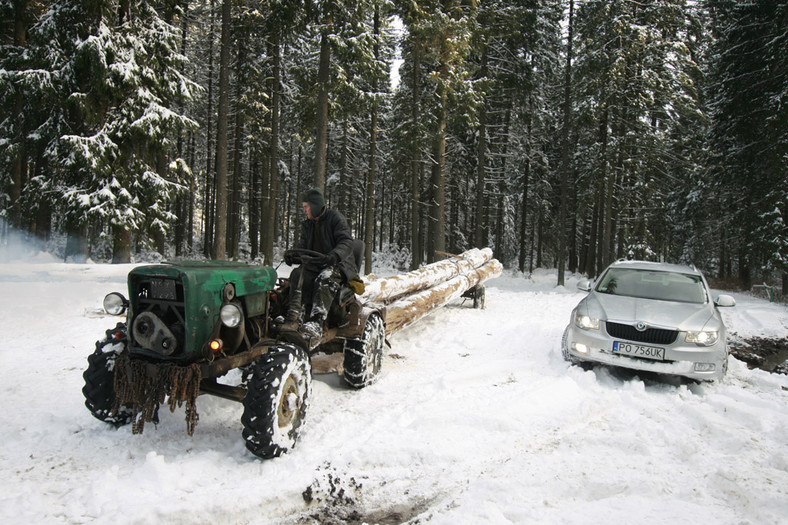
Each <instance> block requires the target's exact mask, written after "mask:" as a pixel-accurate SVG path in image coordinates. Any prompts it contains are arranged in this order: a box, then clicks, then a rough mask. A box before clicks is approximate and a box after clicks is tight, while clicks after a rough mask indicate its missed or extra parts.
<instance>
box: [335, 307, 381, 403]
mask: <svg viewBox="0 0 788 525" xmlns="http://www.w3.org/2000/svg"><path fill="white" fill-rule="evenodd" d="M385 342H386V327H385V326H384V324H383V319H382V318H381V317H380V315H378V314H372V315H370V316H369V317H368V318H367V322H366V324H365V325H364V333H363V334H362V336H361V339H348V340H347V341H345V348H344V354H345V355H344V364H343V366H344V369H345V370H344V378H345V382H346V383H347V384H348V385H350V386H351V387H353V388H363V387H365V386H367V385H369V384H371V383H372V382H374V381H375V378H376V376H377V375H378V372H380V366H381V363H382V361H383V345H384V344H385Z"/></svg>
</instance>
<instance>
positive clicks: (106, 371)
mask: <svg viewBox="0 0 788 525" xmlns="http://www.w3.org/2000/svg"><path fill="white" fill-rule="evenodd" d="M111 332H112V330H108V331H107V338H106V339H104V340H103V341H98V342H97V343H96V351H95V352H93V353H92V354H90V355H89V356H88V368H87V370H85V372H84V373H83V374H82V377H83V378H84V379H85V386H84V387H82V394H83V395H84V396H85V406H86V407H87V408H88V410H90V413H91V414H93V416H94V417H95V418H96V419H98V420H100V421H103V422H105V423H109V424H110V425H113V426H115V427H120V426H123V425H127V424H129V423H131V418H132V413H131V410H128V409H124V408H121V409H119V410H118V411H117V412H113V411H112V408H113V406H114V405H115V385H114V380H115V372H114V370H115V359H116V358H117V356H118V352H119V351H120V350H122V349H123V343H120V342H117V341H116V340H114V339H112V335H111Z"/></svg>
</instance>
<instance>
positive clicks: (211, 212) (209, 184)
mask: <svg viewBox="0 0 788 525" xmlns="http://www.w3.org/2000/svg"><path fill="white" fill-rule="evenodd" d="M215 7H216V6H215V3H214V0H211V30H210V35H209V38H208V110H207V113H206V115H207V117H206V119H205V144H206V148H205V149H206V155H205V194H204V202H203V255H205V256H206V257H211V255H212V254H213V253H214V250H213V228H214V218H215V217H216V215H215V210H216V207H215V205H216V201H215V191H216V181H215V179H214V177H213V167H214V163H213V160H214V159H213V151H212V150H213V142H212V138H213V41H214V40H215V32H216V30H215V24H214V22H215V18H216V17H215Z"/></svg>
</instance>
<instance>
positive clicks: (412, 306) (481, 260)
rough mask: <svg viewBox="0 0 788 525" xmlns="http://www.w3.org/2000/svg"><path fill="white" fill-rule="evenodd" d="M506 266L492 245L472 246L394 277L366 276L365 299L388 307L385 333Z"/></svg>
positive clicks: (416, 318)
mask: <svg viewBox="0 0 788 525" xmlns="http://www.w3.org/2000/svg"><path fill="white" fill-rule="evenodd" d="M502 270H503V267H502V265H501V263H500V262H498V261H497V260H496V259H493V258H492V250H490V249H489V248H484V249H478V248H473V249H471V250H468V251H466V252H464V253H462V254H460V255H456V256H451V257H450V258H448V259H444V260H442V261H438V262H436V263H433V264H429V265H427V266H424V267H422V268H419V269H418V270H413V271H411V272H407V273H401V274H397V275H394V276H391V277H385V278H374V279H369V277H371V276H367V278H365V280H366V282H365V287H366V290H365V291H364V294H363V295H362V296H361V301H362V302H363V303H365V304H366V303H375V304H377V305H383V306H385V308H386V335H387V336H390V335H391V334H393V333H395V332H397V331H398V330H401V329H402V328H405V327H406V326H409V325H411V324H413V323H415V322H416V321H418V320H419V319H421V318H422V317H424V316H425V315H427V314H428V313H430V312H431V311H432V310H434V309H436V308H439V307H441V306H443V305H445V304H447V303H449V302H450V301H453V300H454V299H457V298H459V297H461V296H462V295H463V294H464V293H466V292H468V291H470V290H472V289H474V288H475V287H480V286H481V284H482V283H484V281H486V280H488V279H493V278H495V277H498V276H499V275H501V271H502Z"/></svg>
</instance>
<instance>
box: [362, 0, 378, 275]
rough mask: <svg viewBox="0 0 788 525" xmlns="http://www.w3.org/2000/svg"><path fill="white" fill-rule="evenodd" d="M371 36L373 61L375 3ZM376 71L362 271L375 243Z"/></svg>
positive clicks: (367, 268)
mask: <svg viewBox="0 0 788 525" xmlns="http://www.w3.org/2000/svg"><path fill="white" fill-rule="evenodd" d="M373 38H374V39H375V45H374V54H375V63H376V64H377V61H378V59H379V58H380V43H379V39H380V7H379V6H378V5H377V4H375V15H374V21H373ZM376 73H377V71H375V72H373V79H374V80H373V82H372V93H374V95H373V96H374V97H375V99H374V101H373V102H372V115H370V129H369V159H368V164H369V172H368V177H367V207H366V211H365V213H364V215H365V220H364V231H365V236H364V273H365V274H369V273H372V249H373V247H374V244H375V235H374V230H375V228H374V226H375V179H376V177H377V156H378V99H377V90H378V81H377V74H376Z"/></svg>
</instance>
